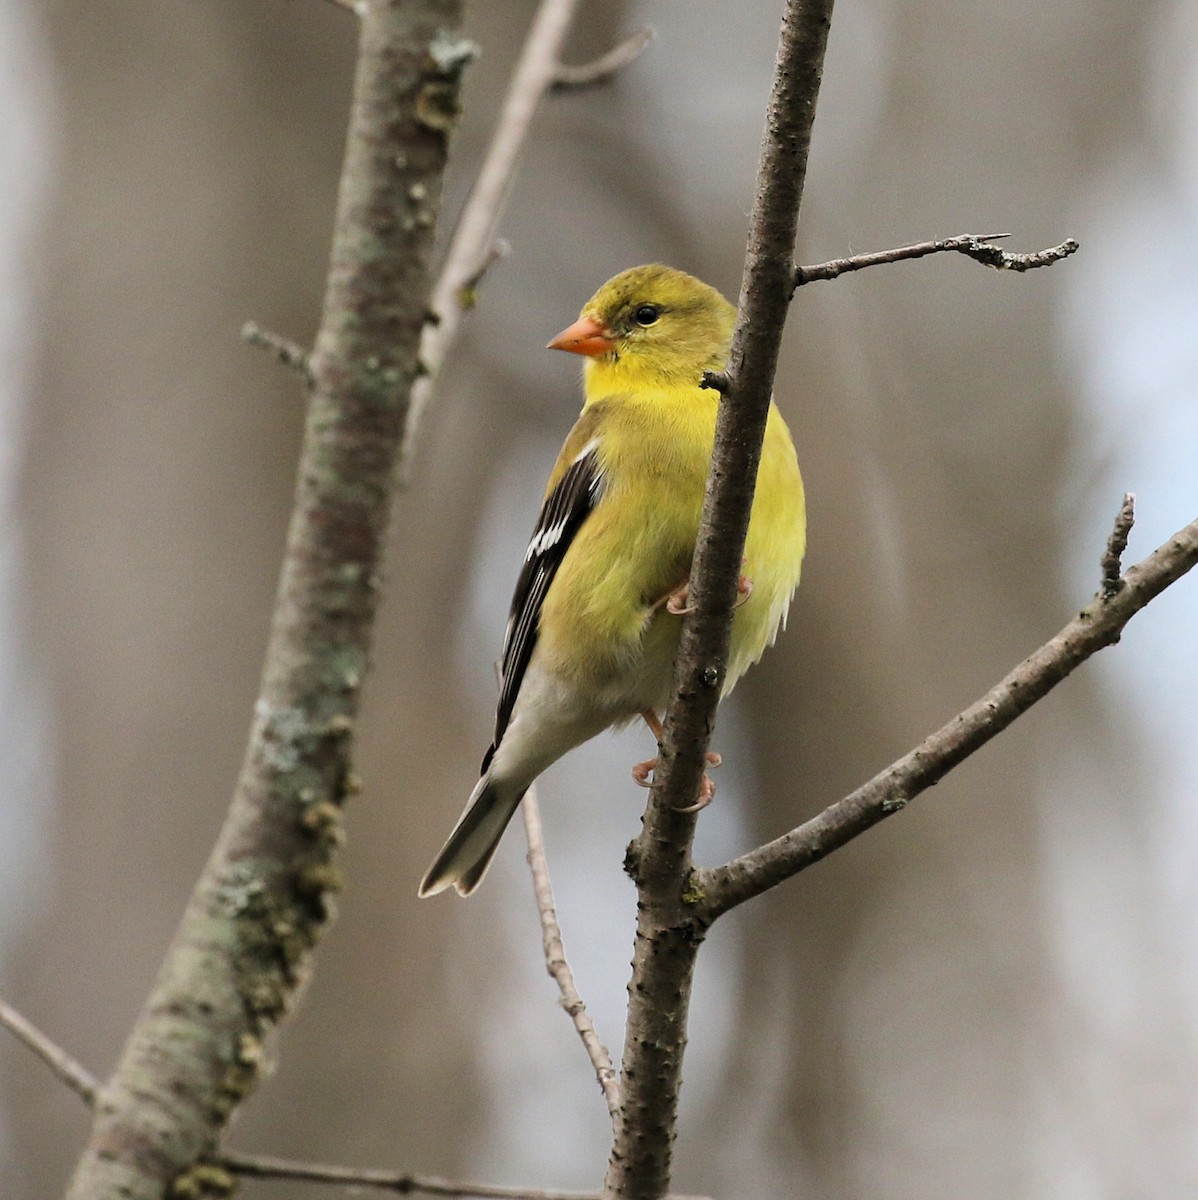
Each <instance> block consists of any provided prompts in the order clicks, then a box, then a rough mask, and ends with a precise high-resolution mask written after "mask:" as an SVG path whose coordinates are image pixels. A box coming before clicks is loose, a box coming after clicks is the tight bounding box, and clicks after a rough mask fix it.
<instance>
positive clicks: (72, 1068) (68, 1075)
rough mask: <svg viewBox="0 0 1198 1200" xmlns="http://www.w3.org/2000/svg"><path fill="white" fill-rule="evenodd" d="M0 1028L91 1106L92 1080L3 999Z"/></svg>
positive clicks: (95, 1088)
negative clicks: (2, 1027) (27, 1048)
mask: <svg viewBox="0 0 1198 1200" xmlns="http://www.w3.org/2000/svg"><path fill="white" fill-rule="evenodd" d="M0 1025H3V1026H4V1027H5V1028H6V1029H8V1030H9V1031H10V1032H12V1033H13V1034H15V1035H16V1036H17V1037H18V1038H19V1039H20V1040H21V1041H22V1042H24V1043H25V1045H26V1046H28V1047H29V1049H30V1050H32V1051H33V1052H34V1054H36V1055H37V1056H38V1058H40V1059H41V1060H42V1062H44V1063H45V1064H46V1066H48V1067H49V1068H50V1070H51V1071H53V1072H54V1074H55V1075H57V1076H58V1078H59V1079H61V1080H62V1081H63V1083H65V1084H66V1085H67V1087H69V1088H70V1089H71V1091H73V1092H75V1093H76V1095H78V1096H79V1097H81V1098H82V1100H83V1101H84V1103H86V1104H95V1102H96V1093H97V1092H98V1091H99V1089H100V1084H99V1081H98V1080H97V1079H96V1077H95V1076H94V1075H93V1074H92V1073H91V1072H90V1071H89V1070H88V1069H87V1068H86V1067H84V1066H81V1065H80V1064H79V1063H77V1062H76V1061H75V1060H74V1059H73V1058H72V1057H71V1056H70V1055H69V1054H68V1053H67V1052H66V1051H65V1050H64V1049H63V1048H62V1047H61V1046H59V1045H58V1044H57V1043H56V1042H53V1041H51V1040H50V1039H49V1038H48V1037H47V1036H46V1035H45V1034H44V1033H42V1031H41V1030H40V1029H38V1028H37V1026H36V1025H34V1024H33V1023H32V1022H31V1021H28V1020H26V1019H25V1018H24V1017H23V1016H21V1014H20V1013H19V1012H17V1010H16V1009H15V1008H12V1007H11V1006H10V1005H8V1004H5V1003H4V1001H3V1000H0Z"/></svg>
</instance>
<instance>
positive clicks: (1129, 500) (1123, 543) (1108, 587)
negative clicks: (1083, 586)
mask: <svg viewBox="0 0 1198 1200" xmlns="http://www.w3.org/2000/svg"><path fill="white" fill-rule="evenodd" d="M1135 523H1136V497H1135V494H1134V493H1132V492H1125V493H1124V495H1123V503H1122V505H1120V507H1119V513H1118V515H1117V516H1116V517H1115V528H1114V529H1112V530H1111V536H1110V537H1109V538H1108V539H1107V544H1106V553H1105V554H1104V555H1103V556H1102V594H1103V595H1104V596H1106V597H1107V598H1108V599H1109V598H1110V597H1111V596H1113V595H1114V594H1115V593H1116V592H1117V591H1118V590H1119V589H1120V588H1121V587H1122V586H1123V580H1122V579H1121V578H1120V576H1119V572H1120V571H1121V570H1123V551H1124V550H1126V549H1127V539H1128V537H1129V536H1130V534H1131V527H1132V526H1133V525H1134V524H1135Z"/></svg>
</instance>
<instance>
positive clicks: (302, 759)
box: [67, 0, 466, 1200]
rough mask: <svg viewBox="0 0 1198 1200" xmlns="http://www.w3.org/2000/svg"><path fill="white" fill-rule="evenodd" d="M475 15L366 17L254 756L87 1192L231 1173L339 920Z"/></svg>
mask: <svg viewBox="0 0 1198 1200" xmlns="http://www.w3.org/2000/svg"><path fill="white" fill-rule="evenodd" d="M458 10H459V0H405V3H403V4H395V3H371V4H368V5H366V7H365V9H364V12H363V15H362V20H361V21H360V22H359V27H358V32H359V50H358V61H357V71H356V75H355V81H354V92H353V103H352V105H351V107H350V112H351V116H350V128H349V132H348V136H347V138H346V144H345V162H344V166H343V169H342V174H341V184H340V191H339V196H338V205H337V216H336V223H335V227H334V232H333V245H332V253H331V261H330V265H329V272H328V283H327V287H326V291H325V298H324V310H323V313H322V316H321V322H320V331H319V334H318V336H317V339H316V347H315V350H314V352H313V354H312V356H311V361H310V369H311V372H312V386H311V388H310V389H309V402H308V407H307V422H306V428H305V434H304V446H303V451H302V456H301V460H300V463H299V469H298V472H297V479H296V494H295V503H294V506H293V509H292V517H291V523H290V527H289V529H288V534H287V546H286V551H285V555H284V561H283V568H282V572H281V575H280V580H279V588H278V594H277V597H276V601H275V608H274V613H273V617H272V622H271V632H270V638H269V642H268V646H267V653H266V664H265V668H264V671H263V677H262V683H261V687H260V691H259V696H258V700H257V703H256V705H255V715H254V721H253V724H252V726H251V728H250V731H249V736H248V740H247V747H246V754H245V759H244V761H243V764H242V768H241V772H240V774H239V776H238V780H237V784H236V787H235V790H234V795H233V799H232V802H231V804H230V807H229V812H228V815H227V817H226V819H225V823H224V826H223V827H222V829H221V833H220V836H219V838H218V840H217V843H216V845H215V846H214V847H213V850H212V853H211V855H210V857H209V859H208V862H207V864H206V865H205V867H204V870H203V873H202V875H201V877H200V879H199V880H198V882H197V884H196V886H195V888H194V890H193V891H192V895H191V899H190V901H189V903H188V906H187V910H186V912H185V913H184V915H183V918H182V920H181V921H180V924H179V927H178V929H177V930H176V933H175V937H174V939H173V941H172V943H171V946H170V949H169V950H168V951H167V954H166V958H165V960H164V962H163V965H162V967H161V969H160V971H159V973H158V977H157V980H156V982H155V985H154V990H153V992H152V993H151V995H150V997H149V998H148V999H147V1001H146V1004H145V1006H144V1007H143V1009H142V1011H141V1013H140V1014H139V1016H138V1019H137V1021H136V1023H135V1025H134V1027H133V1030H132V1032H131V1034H130V1036H129V1039H128V1041H127V1042H126V1044H125V1048H124V1051H123V1053H122V1055H121V1059H120V1062H119V1063H118V1065H117V1067H116V1070H115V1072H114V1073H113V1075H112V1077H111V1079H109V1080H108V1082H107V1083H106V1084H105V1086H104V1090H103V1098H104V1103H103V1104H97V1105H96V1108H95V1118H94V1120H93V1123H92V1130H91V1135H90V1137H89V1139H88V1143H87V1145H86V1147H85V1149H84V1152H83V1155H82V1157H81V1159H80V1161H79V1164H78V1166H77V1167H76V1170H75V1175H74V1178H73V1179H72V1181H71V1184H70V1187H69V1190H68V1192H67V1196H68V1198H69V1200H95V1197H98V1196H120V1197H122V1200H162V1197H163V1196H164V1195H167V1194H168V1193H169V1194H175V1195H179V1196H183V1195H186V1194H189V1193H190V1194H193V1195H195V1194H207V1193H208V1192H209V1191H210V1190H211V1188H210V1187H209V1186H208V1184H207V1182H205V1179H206V1177H205V1176H204V1175H203V1173H204V1172H205V1171H207V1170H210V1169H211V1165H210V1159H211V1156H212V1155H213V1154H214V1153H215V1151H216V1147H217V1144H218V1142H219V1139H220V1137H221V1135H222V1133H223V1131H224V1127H225V1125H226V1124H227V1122H228V1121H229V1119H230V1118H231V1116H232V1115H233V1113H234V1112H235V1111H236V1109H237V1107H238V1106H239V1105H240V1104H241V1102H242V1101H243V1100H244V1099H245V1098H246V1097H247V1096H248V1095H249V1094H250V1093H251V1092H252V1091H253V1090H254V1088H255V1087H256V1085H257V1082H258V1078H259V1074H260V1070H261V1060H262V1057H263V1049H262V1047H263V1041H264V1039H266V1038H267V1037H269V1036H270V1034H271V1032H272V1031H273V1030H274V1028H275V1027H276V1026H277V1025H278V1024H279V1023H280V1022H282V1020H283V1019H284V1018H285V1016H286V1015H287V1013H288V1012H289V1010H290V1007H291V1005H292V1003H293V1001H294V998H295V996H296V995H297V993H298V991H299V990H300V988H301V986H302V985H303V983H304V982H305V980H306V979H307V977H308V976H309V974H310V973H311V970H312V953H313V950H314V948H315V946H316V944H317V943H318V941H319V939H320V937H321V935H322V933H323V931H324V928H325V927H326V925H327V924H328V922H329V920H330V919H331V917H332V915H333V911H334V904H335V900H334V894H335V892H336V891H337V888H338V886H339V882H340V874H339V852H338V847H339V845H340V842H341V808H342V806H343V804H344V802H345V800H346V798H347V796H348V794H349V792H350V790H351V785H350V751H351V747H352V739H351V734H352V732H353V723H354V718H355V717H356V715H357V711H358V705H359V697H360V693H361V683H362V677H363V674H364V672H365V670H366V666H367V663H368V660H369V655H370V649H371V645H372V640H373V630H374V618H375V612H376V609H377V603H378V586H377V580H378V576H379V572H380V570H381V565H382V554H383V547H384V544H385V541H386V534H387V525H388V519H389V515H390V512H391V508H392V504H391V501H392V494H393V485H394V479H395V467H396V461H397V458H398V453H399V447H400V443H401V440H402V436H403V429H404V418H405V416H406V407H407V402H408V397H409V394H410V392H409V389H410V385H411V381H412V380H413V379H414V378H415V377H416V374H417V370H418V366H417V361H418V350H419V337H420V329H421V323H422V319H423V314H424V313H425V311H426V309H427V307H428V296H429V270H428V261H429V258H430V256H431V251H432V242H433V232H432V231H433V226H434V224H435V219H436V214H437V209H438V205H439V201H440V194H441V179H442V175H443V172H444V166H445V160H446V154H447V145H448V139H449V133H450V131H451V130H452V129H453V126H454V123H455V121H456V118H457V113H458V110H459V95H460V85H461V72H462V68H463V65H464V62H465V61H466V53H465V45H466V44H464V43H463V42H461V41H460V40H459V39H457V38H455V37H454V36H453V33H452V31H453V29H454V28H455V27H456V25H457V22H458V17H459V11H458ZM396 214H404V217H403V219H402V220H397V219H396Z"/></svg>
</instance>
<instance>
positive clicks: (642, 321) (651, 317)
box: [632, 304, 661, 325]
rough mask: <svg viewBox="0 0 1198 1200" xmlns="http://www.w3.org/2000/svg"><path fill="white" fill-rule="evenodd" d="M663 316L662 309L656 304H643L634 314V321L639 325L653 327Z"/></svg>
mask: <svg viewBox="0 0 1198 1200" xmlns="http://www.w3.org/2000/svg"><path fill="white" fill-rule="evenodd" d="M660 316H661V309H660V308H658V307H657V305H656V304H642V305H641V306H640V307H639V308H638V309H637V310H636V312H634V313H633V314H632V319H633V320H634V321H635V322H636V323H637V324H638V325H652V324H653V322H654V321H656V320H657V318H658V317H660Z"/></svg>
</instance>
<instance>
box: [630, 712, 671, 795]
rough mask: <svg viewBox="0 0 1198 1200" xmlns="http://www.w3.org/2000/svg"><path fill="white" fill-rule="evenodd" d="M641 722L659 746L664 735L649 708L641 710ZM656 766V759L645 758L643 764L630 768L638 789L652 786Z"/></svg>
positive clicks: (659, 722)
mask: <svg viewBox="0 0 1198 1200" xmlns="http://www.w3.org/2000/svg"><path fill="white" fill-rule="evenodd" d="M641 720H642V721H644V722H645V724H646V725H648V726H649V732H650V733H651V734H653V736H654V737H655V738H656V739H657V744H658V745H661V739H662V737H663V736H664V734H665V730H664V729H663V728H662V725H661V721H659V720H658V718H657V713H655V712H654V711H653V710H652V709H651V708H643V709H641ZM656 766H657V759H656V758H647V759H645V761H644V762H639V763H637V764H636V766H634V767H633V768H632V779H633V782H634V783H636V784H637V785H638V786H639V787H643V788H647V787H652V786H653V778H652V776H653V771H654V768H655V767H656Z"/></svg>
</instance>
